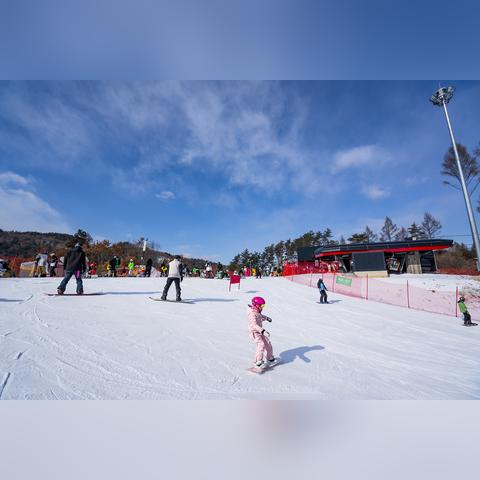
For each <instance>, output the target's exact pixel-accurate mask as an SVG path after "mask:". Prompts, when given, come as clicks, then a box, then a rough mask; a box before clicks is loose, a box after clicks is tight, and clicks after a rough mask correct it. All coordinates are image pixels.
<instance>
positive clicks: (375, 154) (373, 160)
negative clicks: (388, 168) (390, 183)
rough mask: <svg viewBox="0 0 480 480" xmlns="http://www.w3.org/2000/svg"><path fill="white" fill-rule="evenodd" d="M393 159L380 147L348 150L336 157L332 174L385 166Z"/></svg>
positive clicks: (362, 146)
mask: <svg viewBox="0 0 480 480" xmlns="http://www.w3.org/2000/svg"><path fill="white" fill-rule="evenodd" d="M390 159H391V155H390V153H389V152H388V151H387V150H385V149H384V148H382V147H379V146H378V145H361V146H358V147H353V148H350V149H348V150H341V151H338V152H337V153H336V154H335V155H334V159H333V164H332V167H331V170H332V172H334V173H335V172H340V171H342V170H347V169H352V168H357V167H365V166H372V165H374V166H377V167H378V166H379V165H383V164H385V163H386V162H388V161H389V160H390Z"/></svg>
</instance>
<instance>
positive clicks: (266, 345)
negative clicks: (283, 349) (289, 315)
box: [248, 297, 276, 367]
mask: <svg viewBox="0 0 480 480" xmlns="http://www.w3.org/2000/svg"><path fill="white" fill-rule="evenodd" d="M264 306H265V300H264V299H263V298H262V297H254V298H252V304H251V305H249V306H248V307H249V308H248V333H249V334H250V337H251V338H252V340H253V341H254V342H255V343H256V344H257V351H256V354H255V366H257V367H263V366H264V365H271V364H273V363H275V361H276V359H275V357H274V356H273V348H272V344H271V343H270V339H269V338H268V337H269V336H270V334H269V333H268V332H267V331H266V330H265V329H264V328H263V327H262V322H263V321H264V320H266V321H267V322H271V321H272V319H271V318H269V317H267V316H266V315H263V314H262V309H263V307H264ZM265 355H266V356H267V364H265V362H264V356H265Z"/></svg>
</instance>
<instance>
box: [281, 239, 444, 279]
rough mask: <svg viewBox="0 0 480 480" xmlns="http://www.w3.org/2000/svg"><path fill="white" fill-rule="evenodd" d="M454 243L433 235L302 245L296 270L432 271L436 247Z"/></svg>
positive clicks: (360, 272)
mask: <svg viewBox="0 0 480 480" xmlns="http://www.w3.org/2000/svg"><path fill="white" fill-rule="evenodd" d="M452 245H453V240H443V239H430V240H405V241H401V242H400V241H398V242H374V243H348V244H345V245H332V246H328V247H325V246H320V247H302V248H299V249H298V250H297V270H305V272H302V273H306V272H314V271H316V272H329V271H334V272H337V271H338V272H343V273H355V274H356V275H359V276H364V275H367V274H368V275H369V276H371V277H373V276H375V277H386V276H388V274H389V273H431V272H436V271H437V264H436V260H435V254H434V252H435V250H444V249H447V248H450V247H451V246H452ZM287 267H288V266H287Z"/></svg>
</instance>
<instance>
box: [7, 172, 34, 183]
mask: <svg viewBox="0 0 480 480" xmlns="http://www.w3.org/2000/svg"><path fill="white" fill-rule="evenodd" d="M29 183H30V181H29V180H28V179H27V178H25V177H22V176H21V175H18V174H16V173H13V172H2V173H0V185H10V184H13V185H28V184H29Z"/></svg>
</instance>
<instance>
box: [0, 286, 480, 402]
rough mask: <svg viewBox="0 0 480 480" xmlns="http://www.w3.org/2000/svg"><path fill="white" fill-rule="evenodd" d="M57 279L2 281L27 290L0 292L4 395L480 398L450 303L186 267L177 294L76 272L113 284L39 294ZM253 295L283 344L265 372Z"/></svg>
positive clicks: (473, 338) (475, 359)
mask: <svg viewBox="0 0 480 480" xmlns="http://www.w3.org/2000/svg"><path fill="white" fill-rule="evenodd" d="M56 282H58V279H51V280H50V279H46V280H45V281H42V282H36V281H32V279H19V280H17V281H16V282H11V281H9V279H3V281H2V284H1V285H2V289H3V288H5V290H6V292H5V293H4V292H3V291H2V295H1V296H2V297H5V298H9V297H11V298H14V297H15V298H18V297H22V298H26V299H27V298H28V300H26V301H23V302H15V303H13V302H8V303H7V302H5V303H2V302H0V325H2V330H3V333H0V338H1V339H2V342H0V375H2V376H0V379H1V384H0V385H1V387H0V392H1V394H0V398H3V399H5V394H6V389H7V387H8V398H12V399H15V398H49V399H55V398H62V399H66V398H77V399H142V398H145V399H160V398H169V399H207V398H232V399H233V398H339V399H390V398H395V399H415V398H427V399H441V398H455V399H460V398H480V376H479V374H478V373H477V372H478V371H479V369H480V358H479V355H478V353H475V352H478V348H477V345H478V337H479V335H478V334H477V331H476V330H475V331H474V330H473V329H464V328H463V327H461V325H460V323H461V322H460V320H458V319H457V320H456V319H452V318H451V317H445V316H442V315H435V314H429V313H425V312H419V311H414V310H408V309H404V308H401V307H395V306H389V305H383V304H378V303H374V302H368V301H364V300H358V299H352V298H349V297H343V296H341V295H337V294H331V295H330V296H329V299H330V298H331V299H332V300H333V302H332V303H331V304H327V305H320V304H318V303H317V302H318V292H317V291H316V289H312V288H309V287H305V286H303V285H298V284H295V283H292V282H289V281H287V280H285V279H282V278H266V279H258V280H256V279H248V280H242V286H241V290H240V291H237V290H232V291H231V292H228V283H227V282H226V281H220V280H214V279H193V278H187V279H185V281H184V282H183V283H182V290H183V293H184V295H185V297H188V298H189V299H191V300H192V301H193V302H195V305H191V306H190V305H189V306H188V308H187V307H179V305H178V304H175V303H174V302H152V301H150V300H149V299H148V298H147V297H148V295H154V296H155V295H160V293H157V292H161V290H162V289H163V285H164V283H165V279H157V278H150V279H141V278H138V279H136V278H116V279H106V278H105V279H87V280H85V288H88V289H89V290H90V291H98V290H102V291H105V292H112V295H103V296H91V297H85V298H82V300H81V302H78V301H76V300H77V299H76V298H75V297H73V300H72V298H71V297H64V298H55V297H48V296H45V295H44V293H45V292H48V291H51V290H52V288H54V286H55V285H56ZM8 289H10V291H8ZM13 293H15V295H13ZM113 293H116V294H115V295H114V294H113ZM253 295H262V296H264V297H265V298H266V300H267V307H266V310H265V313H266V315H268V316H270V317H272V318H273V323H272V324H267V325H266V326H267V329H268V330H269V331H270V332H271V340H272V343H273V347H274V353H275V355H277V356H280V357H282V365H279V366H278V368H275V369H273V370H272V371H270V372H268V375H263V376H259V375H256V376H252V375H251V374H250V373H249V372H246V368H248V366H249V365H251V362H252V361H253V357H254V353H255V344H254V343H253V342H252V341H251V340H250V339H249V337H248V333H247V319H246V314H247V305H248V303H249V301H250V299H251V297H252V296H253ZM479 331H480V329H479ZM16 342H21V343H23V344H27V345H28V348H27V349H24V348H21V343H19V344H17V343H16ZM27 351H28V355H26V353H27ZM1 372H3V374H2V373H1Z"/></svg>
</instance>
